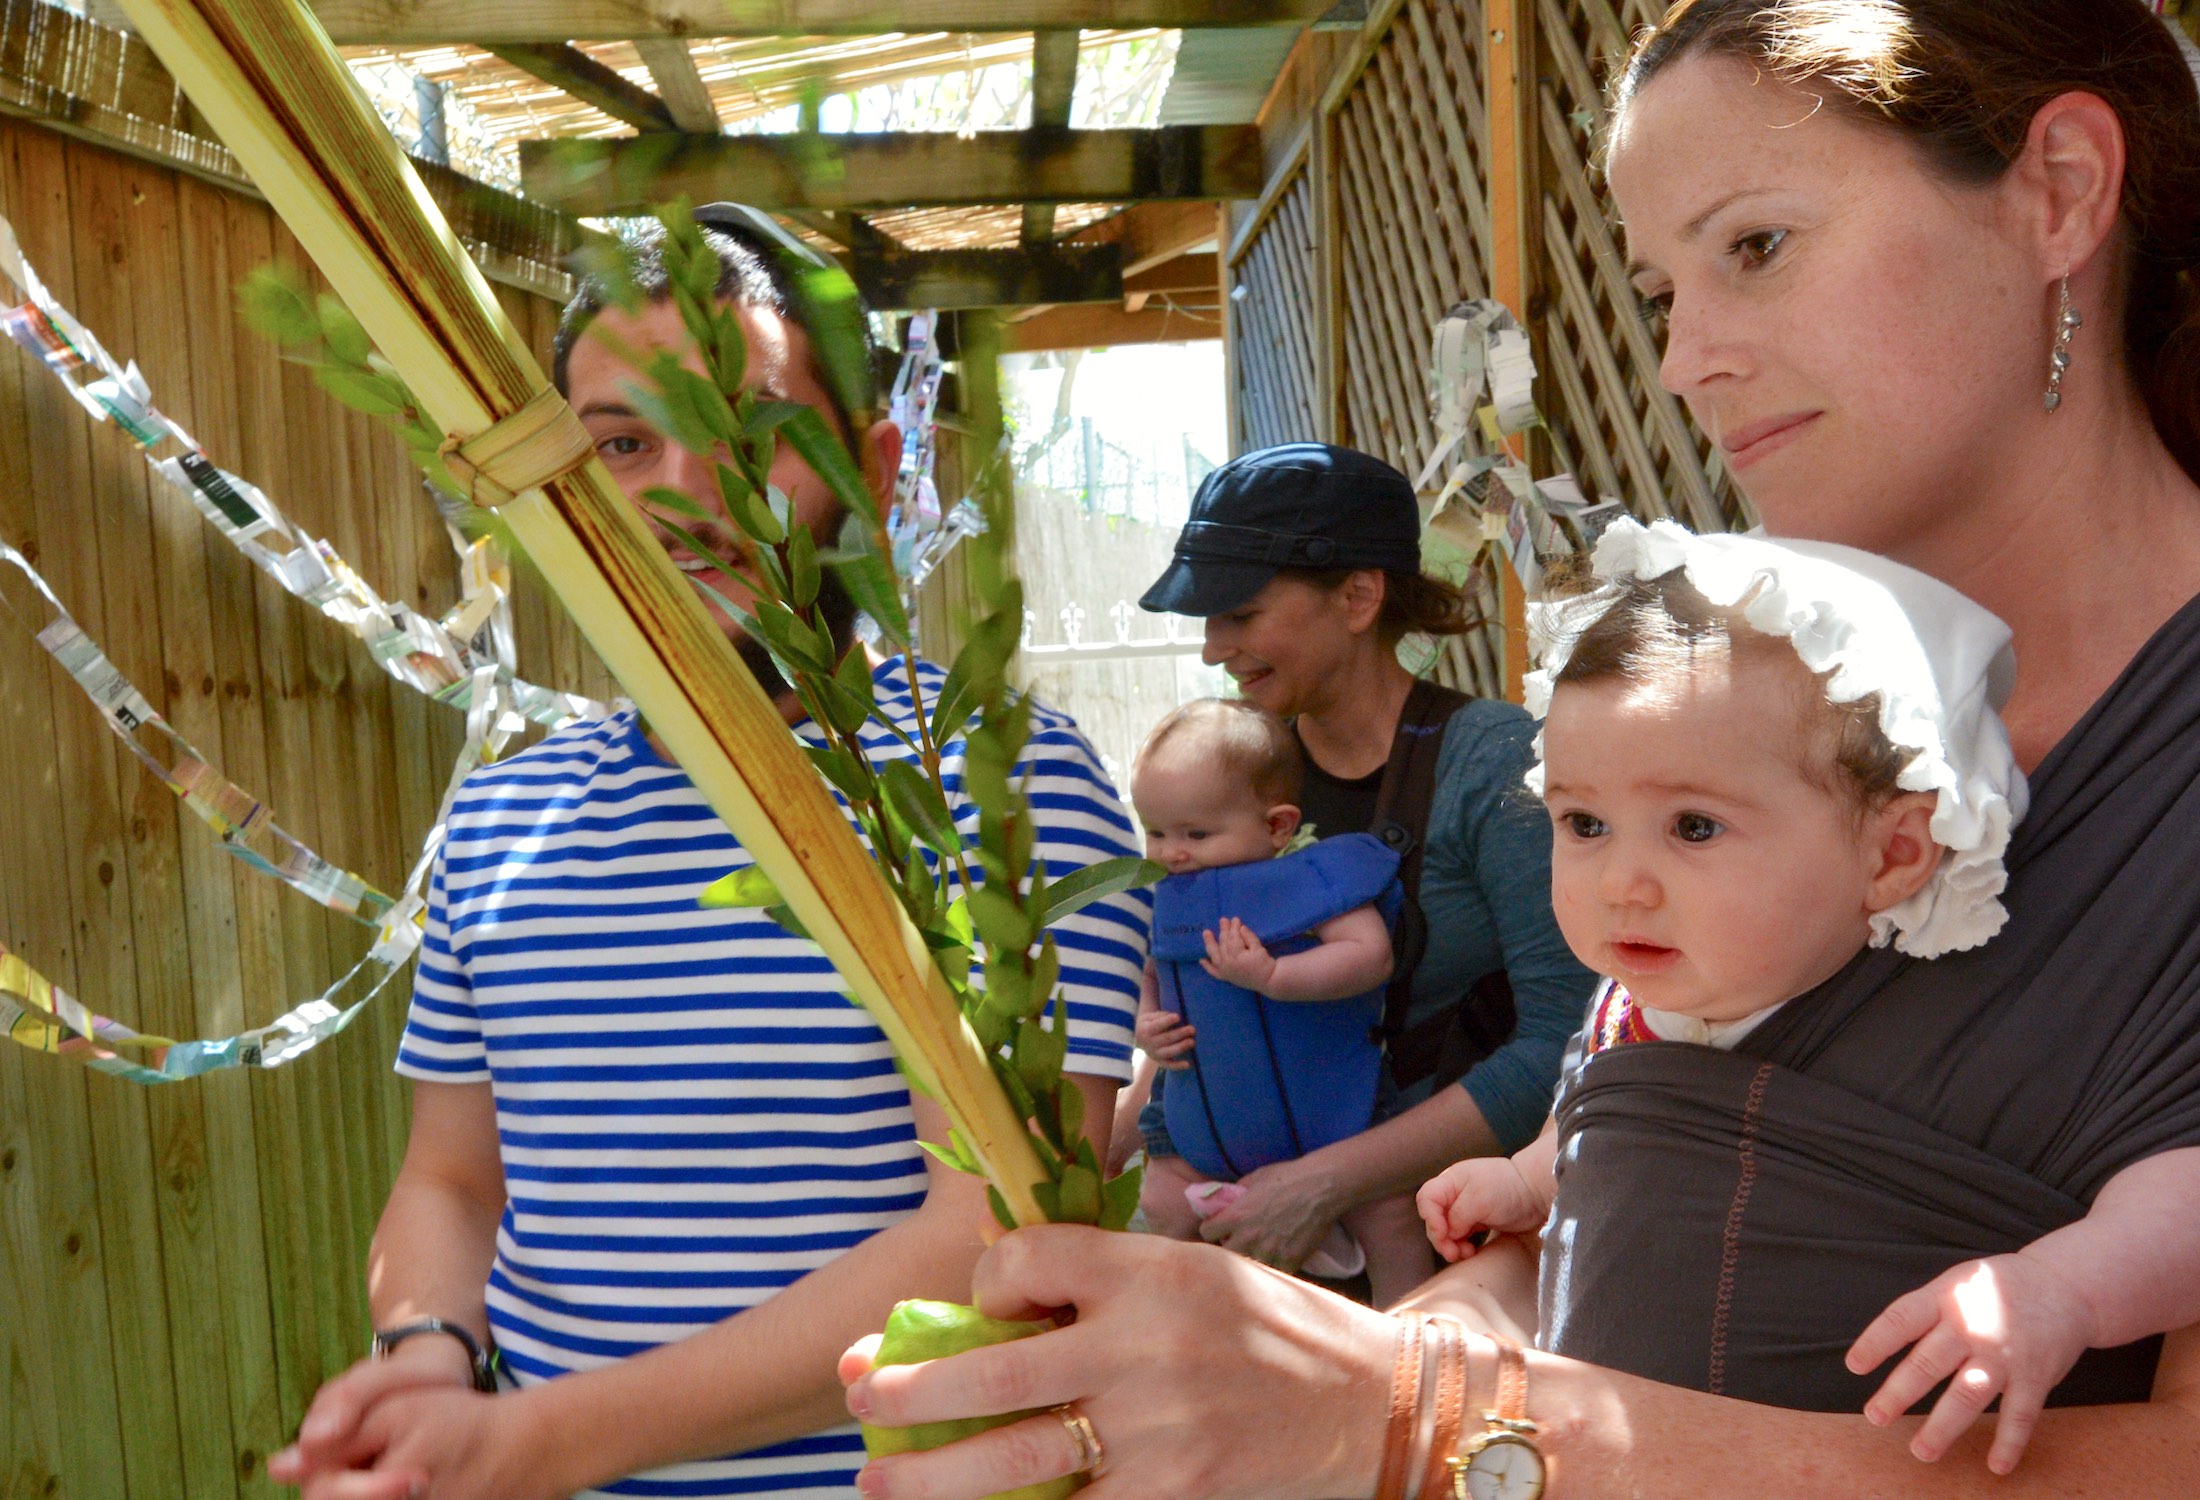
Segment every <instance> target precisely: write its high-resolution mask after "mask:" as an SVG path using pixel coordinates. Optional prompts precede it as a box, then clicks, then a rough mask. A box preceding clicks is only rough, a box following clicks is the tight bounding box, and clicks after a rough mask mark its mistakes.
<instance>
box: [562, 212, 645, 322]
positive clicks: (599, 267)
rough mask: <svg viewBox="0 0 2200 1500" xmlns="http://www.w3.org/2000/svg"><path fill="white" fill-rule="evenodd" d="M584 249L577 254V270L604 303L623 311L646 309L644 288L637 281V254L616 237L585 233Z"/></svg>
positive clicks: (575, 268) (574, 261)
mask: <svg viewBox="0 0 2200 1500" xmlns="http://www.w3.org/2000/svg"><path fill="white" fill-rule="evenodd" d="M584 235H585V237H584V238H583V239H582V241H581V244H580V248H579V249H577V250H575V251H574V252H573V266H574V270H575V271H576V272H577V273H578V274H579V275H580V276H582V277H583V278H584V279H586V280H588V281H590V282H593V283H594V284H595V287H596V289H597V291H599V292H600V293H602V295H603V300H604V301H605V302H606V303H608V304H609V305H610V306H612V307H616V308H618V309H619V310H620V311H621V312H627V313H638V312H640V311H641V310H642V304H643V298H642V289H641V288H640V287H639V286H638V285H636V284H635V281H634V253H633V251H631V250H630V249H628V248H627V244H626V242H625V241H624V240H622V239H620V238H619V237H618V236H617V235H613V234H596V233H589V232H586V231H584Z"/></svg>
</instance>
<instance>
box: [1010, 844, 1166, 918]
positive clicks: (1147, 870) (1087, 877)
mask: <svg viewBox="0 0 2200 1500" xmlns="http://www.w3.org/2000/svg"><path fill="white" fill-rule="evenodd" d="M1168 873H1169V872H1168V871H1167V870H1166V869H1164V868H1162V867H1161V866H1160V865H1157V864H1155V863H1154V862H1153V861H1152V860H1150V859H1139V858H1137V857H1136V856H1134V855H1129V854H1126V855H1122V856H1120V857H1119V858H1116V859H1103V860H1101V861H1100V862H1099V863H1097V864H1090V865H1087V866H1085V867H1084V868H1083V869H1082V870H1072V871H1071V872H1070V873H1069V874H1067V875H1064V876H1063V877H1062V878H1061V879H1060V880H1056V881H1051V882H1049V883H1048V885H1047V887H1046V890H1045V891H1044V893H1042V894H1039V895H1035V896H1033V897H1032V900H1031V915H1032V918H1033V919H1034V920H1035V921H1037V922H1038V923H1039V925H1040V926H1042V927H1050V926H1052V925H1053V924H1054V923H1056V922H1059V921H1061V920H1062V918H1064V917H1066V916H1068V915H1070V913H1072V912H1076V911H1081V910H1083V909H1084V908H1085V907H1088V906H1090V905H1092V903H1093V902H1095V901H1105V900H1107V899H1108V897H1110V896H1116V895H1121V894H1122V893H1123V892H1124V891H1130V890H1136V889H1137V888H1138V887H1140V886H1145V885H1152V884H1153V883H1154V882H1155V881H1157V880H1160V879H1162V878H1163V877H1164V876H1166V875H1167V874H1168Z"/></svg>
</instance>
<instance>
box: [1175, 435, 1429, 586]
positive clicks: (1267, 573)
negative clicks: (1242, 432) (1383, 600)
mask: <svg viewBox="0 0 2200 1500" xmlns="http://www.w3.org/2000/svg"><path fill="white" fill-rule="evenodd" d="M1284 568H1316V569H1329V568H1383V569H1386V570H1388V571H1392V572H1400V573H1418V572H1419V571H1420V570H1421V507H1420V504H1419V502H1418V501H1417V500H1416V499H1415V498H1414V494H1413V483H1412V481H1411V480H1409V479H1407V478H1406V476H1405V475H1403V474H1401V473H1399V472H1398V471H1397V470H1396V469H1393V468H1392V467H1391V466H1390V465H1389V464H1386V463H1384V462H1383V461H1382V460H1381V459H1379V458H1373V457H1370V456H1369V455H1367V454H1365V453H1357V452H1354V451H1353V450H1352V449H1350V448H1336V447H1332V446H1331V445H1329V444H1328V443H1284V444H1282V445H1280V446H1278V447H1274V448H1263V449H1261V450H1260V451H1259V452H1257V453H1241V454H1239V455H1238V456H1237V457H1236V458H1233V459H1231V460H1230V461H1229V462H1228V463H1226V464H1224V465H1223V466H1222V467H1221V468H1219V469H1216V470H1215V471H1214V472H1213V473H1211V474H1209V475H1208V476H1207V477H1206V478H1205V479H1204V480H1202V481H1201V482H1200V486H1199V493H1198V494H1196V495H1194V496H1193V497H1192V514H1191V518H1190V519H1189V520H1188V521H1186V522H1185V523H1184V530H1183V532H1182V533H1181V534H1180V535H1179V536H1178V537H1177V539H1176V558H1175V560H1174V561H1172V562H1171V563H1170V564H1169V566H1168V570H1167V571H1166V572H1164V573H1163V574H1162V575H1161V576H1160V577H1159V578H1158V579H1156V580H1154V585H1153V587H1152V588H1150V589H1148V590H1146V596H1145V597H1144V598H1142V599H1140V600H1139V601H1138V604H1139V608H1141V609H1149V610H1152V611H1154V612H1155V613H1156V614H1174V615H1219V614H1223V613H1226V612H1228V611H1230V610H1233V609H1236V608H1237V607H1238V606H1240V605H1242V604H1243V603H1245V601H1246V600H1248V599H1250V598H1252V597H1253V596H1254V595H1255V594H1257V593H1259V592H1260V591H1261V589H1262V588H1264V587H1265V586H1266V585H1267V583H1268V580H1269V579H1271V578H1273V577H1275V576H1276V574H1277V573H1278V572H1279V571H1280V570H1282V569H1284Z"/></svg>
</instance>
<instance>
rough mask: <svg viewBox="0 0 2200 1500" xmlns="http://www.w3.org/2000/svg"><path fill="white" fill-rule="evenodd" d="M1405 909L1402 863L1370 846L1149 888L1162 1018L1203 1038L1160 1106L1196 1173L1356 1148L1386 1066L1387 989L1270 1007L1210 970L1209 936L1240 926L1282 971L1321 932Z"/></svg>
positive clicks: (1354, 836) (1341, 844) (1366, 839)
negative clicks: (1351, 1140) (1351, 916)
mask: <svg viewBox="0 0 2200 1500" xmlns="http://www.w3.org/2000/svg"><path fill="white" fill-rule="evenodd" d="M1403 900H1404V892H1403V891H1402V890H1401V888H1400V887H1399V884H1398V854H1397V851H1396V850H1394V849H1391V848H1390V847H1389V846H1387V845H1386V844H1384V843H1383V841H1382V840H1381V839H1379V838H1376V837H1375V836H1374V835H1373V834H1367V833H1348V834H1342V835H1339V836H1338V837H1336V838H1331V839H1322V840H1319V841H1318V842H1316V843H1314V844H1312V845H1310V846H1309V847H1307V848H1305V849H1302V850H1300V851H1299V852H1298V853H1296V854H1287V855H1284V856H1282V857H1281V858H1279V859H1264V860H1255V861H1253V862H1252V863H1250V864H1242V865H1225V866H1222V867H1221V868H1219V869H1212V870H1195V871H1193V872H1192V873H1191V874H1188V875H1171V876H1170V877H1169V878H1168V879H1166V880H1164V881H1162V882H1161V883H1160V884H1159V885H1158V886H1156V887H1155V888H1154V910H1153V950H1152V951H1153V961H1154V974H1155V977H1156V978H1157V979H1158V980H1159V981H1160V989H1161V1008H1162V1009H1163V1010H1165V1011H1174V1012H1175V1013H1176V1014H1177V1015H1179V1016H1182V1017H1183V1018H1184V1020H1185V1021H1186V1022H1188V1023H1189V1024H1190V1025H1191V1026H1192V1027H1193V1028H1194V1029H1195V1030H1196V1031H1197V1032H1198V1037H1197V1039H1196V1040H1195V1041H1194V1042H1193V1044H1192V1051H1191V1058H1190V1061H1191V1068H1190V1070H1189V1071H1186V1072H1180V1073H1176V1074H1174V1075H1173V1076H1171V1077H1170V1079H1169V1082H1168V1088H1167V1089H1166V1090H1164V1092H1163V1094H1162V1110H1163V1114H1164V1117H1165V1118H1166V1119H1167V1121H1168V1127H1169V1139H1170V1142H1171V1143H1172V1144H1173V1145H1174V1146H1175V1147H1176V1149H1177V1150H1178V1151H1180V1152H1181V1153H1183V1156H1184V1159H1185V1160H1186V1161H1188V1162H1190V1163H1191V1164H1192V1166H1194V1167H1195V1168H1197V1169H1198V1170H1199V1171H1201V1172H1203V1173H1205V1174H1206V1175H1207V1176H1209V1177H1220V1178H1236V1177H1242V1176H1244V1175H1245V1174H1246V1173H1248V1172H1251V1171H1253V1170H1254V1169H1256V1168H1258V1167H1264V1166H1267V1165H1268V1164H1269V1163H1270V1162H1278V1161H1290V1160H1292V1159H1294V1158H1297V1157H1300V1156H1304V1155H1305V1154H1306V1153H1307V1152H1309V1151H1313V1150H1315V1149H1317V1148H1319V1147H1322V1146H1326V1145H1329V1144H1330V1143H1332V1142H1334V1141H1341V1140H1344V1139H1345V1138H1346V1137H1348V1136H1354V1135H1358V1134H1359V1133H1360V1132H1361V1131H1363V1130H1365V1129H1367V1127H1368V1124H1369V1122H1370V1121H1371V1120H1372V1119H1373V1117H1374V1113H1375V1089H1376V1084H1377V1082H1378V1081H1379V1079H1380V1077H1381V1074H1382V1063H1383V1049H1382V1020H1383V993H1384V987H1383V986H1381V985H1377V986H1376V987H1375V988H1373V989H1371V990H1369V991H1368V992H1367V993H1366V994H1364V995H1354V996H1352V997H1350V998H1349V999H1345V1000H1270V999H1267V998H1266V997H1264V996H1261V995H1256V994H1254V993H1253V992H1252V991H1251V990H1248V989H1245V988H1243V987H1242V986H1239V985H1234V984H1227V983H1224V982H1223V981H1222V980H1220V979H1216V978H1213V977H1211V976H1210V975H1209V974H1208V973H1207V971H1206V970H1204V969H1202V968H1201V967H1200V966H1199V961H1200V960H1201V959H1203V958H1205V957H1206V956H1207V947H1206V942H1205V940H1204V937H1203V934H1205V933H1208V932H1211V931H1214V930H1215V929H1216V928H1217V927H1218V926H1219V925H1220V924H1221V921H1222V919H1223V918H1224V917H1235V918H1237V919H1238V920H1239V921H1240V922H1243V923H1244V924H1245V925H1246V926H1248V927H1250V928H1251V929H1252V930H1253V933H1254V935H1255V936H1256V937H1258V938H1259V939H1260V940H1261V942H1262V943H1263V944H1265V945H1266V946H1267V949H1268V951H1269V952H1270V953H1273V954H1275V955H1276V956H1277V957H1278V958H1282V957H1285V956H1287V955H1289V954H1293V953H1303V952H1305V951H1306V950H1307V949H1309V948H1312V947H1313V946H1314V945H1315V943H1314V938H1313V935H1312V934H1313V930H1314V929H1315V928H1317V927H1319V926H1320V925H1321V924H1322V923H1324V922H1327V921H1329V920H1330V919H1331V918H1333V917H1341V916H1343V915H1344V914H1345V913H1346V912H1348V911H1353V910H1356V909H1357V908H1359V907H1362V906H1366V905H1368V904H1369V903H1371V902H1372V903H1375V904H1376V905H1377V907H1378V909H1380V910H1381V912H1382V914H1383V918H1384V920H1385V921H1388V922H1391V923H1393V924H1395V923H1396V921H1397V919H1398V911H1399V908H1400V906H1401V904H1402V903H1403Z"/></svg>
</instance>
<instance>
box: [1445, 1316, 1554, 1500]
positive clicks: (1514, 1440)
mask: <svg viewBox="0 0 2200 1500" xmlns="http://www.w3.org/2000/svg"><path fill="white" fill-rule="evenodd" d="M1491 1342H1493V1343H1495V1344H1496V1345H1497V1406H1496V1409H1495V1410H1494V1411H1485V1412H1483V1413H1482V1422H1483V1428H1482V1431H1481V1432H1479V1433H1477V1434H1476V1435H1475V1436H1473V1437H1471V1438H1469V1439H1468V1440H1467V1444H1466V1446H1465V1447H1463V1448H1461V1449H1460V1450H1459V1456H1458V1457H1456V1458H1454V1459H1453V1460H1452V1461H1451V1493H1452V1500H1542V1495H1543V1486H1544V1484H1545V1482H1546V1481H1547V1480H1548V1478H1549V1474H1550V1471H1549V1469H1548V1467H1547V1466H1546V1464H1545V1463H1544V1459H1543V1450H1542V1449H1541V1448H1538V1447H1537V1446H1536V1443H1535V1435H1536V1426H1535V1423H1533V1422H1531V1421H1529V1420H1528V1356H1527V1355H1525V1354H1523V1353H1521V1352H1520V1346H1519V1345H1518V1344H1516V1343H1514V1342H1513V1341H1512V1340H1511V1339H1507V1338H1498V1337H1495V1336H1494V1335H1493V1336H1492V1339H1491Z"/></svg>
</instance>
